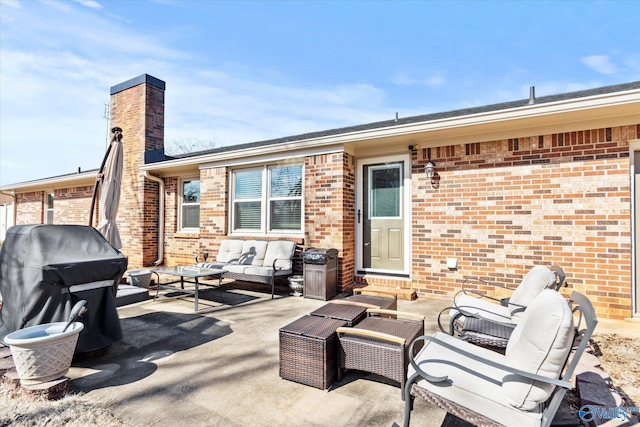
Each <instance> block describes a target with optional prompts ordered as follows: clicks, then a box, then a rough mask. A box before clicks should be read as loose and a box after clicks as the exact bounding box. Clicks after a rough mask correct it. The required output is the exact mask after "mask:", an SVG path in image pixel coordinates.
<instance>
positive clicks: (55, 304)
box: [0, 224, 128, 353]
mask: <svg viewBox="0 0 640 427" xmlns="http://www.w3.org/2000/svg"><path fill="white" fill-rule="evenodd" d="M127 263H128V260H127V257H126V256H124V255H123V254H122V253H121V252H120V251H118V250H117V249H115V248H114V247H113V246H111V245H110V244H109V242H107V241H106V240H105V238H104V237H103V236H102V234H100V233H99V232H98V231H97V230H96V229H95V228H93V227H88V226H83V225H43V224H38V225H16V226H13V227H11V228H9V229H8V230H7V236H6V239H5V241H4V243H3V244H2V249H1V250H0V294H1V295H2V308H1V309H0V341H4V337H5V336H7V334H9V333H11V332H13V331H16V330H18V329H23V328H26V327H29V326H35V325H41V324H43V323H51V322H64V321H67V320H68V319H69V315H70V314H71V308H72V307H73V305H74V304H75V303H76V302H77V301H79V300H81V299H85V300H87V301H89V304H90V305H89V310H88V311H87V312H86V313H85V314H84V315H83V317H82V318H81V319H80V321H82V323H84V326H85V327H84V330H83V331H82V332H81V333H80V336H79V338H78V345H77V347H76V353H83V352H88V351H94V350H98V349H100V348H103V347H106V346H108V345H110V344H112V343H114V342H117V341H119V340H121V339H122V329H121V327H120V319H119V318H118V312H117V310H116V304H115V296H116V293H117V290H118V283H120V279H121V278H122V276H123V274H124V272H125V271H126V269H127Z"/></svg>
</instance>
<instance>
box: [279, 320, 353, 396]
mask: <svg viewBox="0 0 640 427" xmlns="http://www.w3.org/2000/svg"><path fill="white" fill-rule="evenodd" d="M346 324H347V322H345V321H343V320H336V319H329V318H325V317H319V316H309V315H306V316H303V317H301V318H299V319H298V320H295V321H294V322H292V323H290V324H288V325H287V326H285V327H283V328H281V329H280V377H281V378H284V379H286V380H290V381H295V382H298V383H301V384H305V385H309V386H311V387H316V388H319V389H322V390H326V389H328V388H329V387H331V384H333V382H334V381H335V379H336V374H337V369H338V338H337V336H336V329H337V328H339V327H341V326H346Z"/></svg>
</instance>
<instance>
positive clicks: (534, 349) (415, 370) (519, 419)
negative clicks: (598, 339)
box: [404, 290, 597, 427]
mask: <svg viewBox="0 0 640 427" xmlns="http://www.w3.org/2000/svg"><path fill="white" fill-rule="evenodd" d="M576 314H579V316H577V317H578V324H577V325H575V324H574V317H576ZM596 324H597V319H596V316H595V312H594V310H593V306H592V305H591V302H590V301H589V299H588V298H587V297H585V296H584V295H582V294H579V293H577V292H573V294H572V295H571V298H570V301H569V304H567V301H566V300H565V299H564V298H563V297H562V296H561V295H560V294H559V293H558V292H556V291H553V290H545V291H543V292H541V293H540V294H539V295H538V297H536V299H535V300H534V301H533V303H531V305H530V306H529V307H528V308H527V311H526V312H525V314H524V315H523V317H522V320H521V322H520V323H519V324H518V326H516V328H515V329H514V331H513V334H512V335H511V338H510V339H509V345H508V346H507V350H506V354H504V355H502V354H499V353H496V352H494V351H491V350H488V349H485V348H482V347H479V346H476V345H473V344H470V343H468V342H466V341H463V340H461V339H459V338H456V337H453V336H451V335H447V334H444V333H436V334H435V335H434V336H422V337H419V338H418V339H417V340H416V341H414V342H412V343H411V345H410V351H411V350H412V349H413V348H414V346H419V345H422V344H424V346H423V348H422V350H421V351H420V352H419V353H418V355H417V356H416V357H415V358H412V359H411V360H410V366H409V371H408V374H409V379H408V380H407V383H406V385H405V389H404V392H405V419H404V426H405V427H408V426H409V422H410V415H411V409H412V407H413V405H414V402H413V399H414V397H418V398H420V399H422V400H425V401H427V402H428V403H430V404H432V405H435V406H437V407H439V408H441V409H444V410H445V411H447V412H449V413H451V414H452V415H455V416H456V417H458V418H462V419H464V420H466V421H468V422H470V423H473V424H474V425H478V426H516V425H517V426H519V427H527V426H543V427H546V426H549V425H550V424H551V422H552V421H553V418H554V416H555V414H556V412H557V410H558V407H559V406H560V403H561V401H562V399H563V397H564V394H565V392H566V390H567V389H572V388H573V385H572V384H571V383H570V382H569V380H570V379H571V377H572V375H573V373H574V370H575V368H576V365H577V364H578V362H579V360H580V357H581V356H582V354H583V353H584V350H585V348H586V346H587V344H588V342H589V339H590V338H591V335H592V334H593V331H594V329H595V327H596ZM576 345H577V347H574V346H576Z"/></svg>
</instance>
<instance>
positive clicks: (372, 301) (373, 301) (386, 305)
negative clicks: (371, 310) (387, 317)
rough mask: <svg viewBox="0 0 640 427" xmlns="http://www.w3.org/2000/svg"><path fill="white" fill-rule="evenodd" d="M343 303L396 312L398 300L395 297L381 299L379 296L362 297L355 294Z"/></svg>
mask: <svg viewBox="0 0 640 427" xmlns="http://www.w3.org/2000/svg"><path fill="white" fill-rule="evenodd" d="M343 301H349V302H357V303H362V304H368V305H370V306H374V307H377V308H381V309H383V310H397V309H398V299H397V298H396V297H383V296H379V295H362V294H355V295H351V296H350V297H346V298H345V299H344V300H343Z"/></svg>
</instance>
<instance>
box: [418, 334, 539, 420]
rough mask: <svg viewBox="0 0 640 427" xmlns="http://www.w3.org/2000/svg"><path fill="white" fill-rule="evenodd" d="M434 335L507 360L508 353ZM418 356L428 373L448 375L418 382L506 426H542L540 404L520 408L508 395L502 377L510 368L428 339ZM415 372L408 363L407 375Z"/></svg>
mask: <svg viewBox="0 0 640 427" xmlns="http://www.w3.org/2000/svg"><path fill="white" fill-rule="evenodd" d="M434 337H435V338H438V339H439V340H441V341H444V342H446V343H448V344H451V345H453V346H455V347H457V348H460V349H462V350H465V351H467V352H469V353H472V354H475V355H478V356H480V357H484V358H485V359H489V360H492V361H495V362H497V363H501V364H505V356H504V355H502V354H499V353H496V352H494V351H491V350H488V349H486V348H482V347H478V346H476V345H473V344H470V343H468V342H465V341H462V340H460V339H459V338H455V337H452V336H450V335H447V334H443V333H437V334H435V335H434ZM415 360H416V362H417V363H418V366H420V367H421V368H422V370H424V371H425V372H426V373H428V374H431V375H434V376H444V375H446V376H447V377H448V379H447V380H446V381H445V382H442V383H430V382H428V381H426V380H424V379H422V380H420V381H418V382H417V385H418V386H419V387H421V388H424V389H426V390H429V391H430V392H431V393H433V394H436V395H438V396H441V397H443V398H445V399H448V400H450V401H452V402H455V403H457V404H459V405H461V406H464V407H465V408H467V409H470V410H471V411H474V412H476V413H479V414H483V415H485V416H487V417H489V418H492V419H494V420H496V421H497V422H498V423H500V424H502V425H505V426H518V427H529V426H538V427H539V426H540V420H541V418H542V414H541V412H540V410H539V408H535V409H534V410H533V411H521V410H518V409H516V408H514V407H513V406H512V405H510V404H509V403H508V402H507V400H506V399H505V397H504V395H503V394H502V390H501V384H502V378H504V377H505V376H506V375H507V374H508V372H507V371H505V370H502V369H498V368H493V367H491V366H489V365H486V364H484V363H481V362H478V361H476V360H473V359H472V358H470V357H467V356H463V355H461V354H458V353H456V352H454V351H452V350H449V349H447V348H445V347H442V346H440V345H438V344H436V343H432V342H429V341H426V342H425V345H424V347H423V348H422V349H421V350H420V352H419V353H418V355H417V356H416V358H415ZM414 372H415V370H414V369H413V367H412V366H411V365H409V369H408V377H410V376H411V375H413V374H414Z"/></svg>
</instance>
